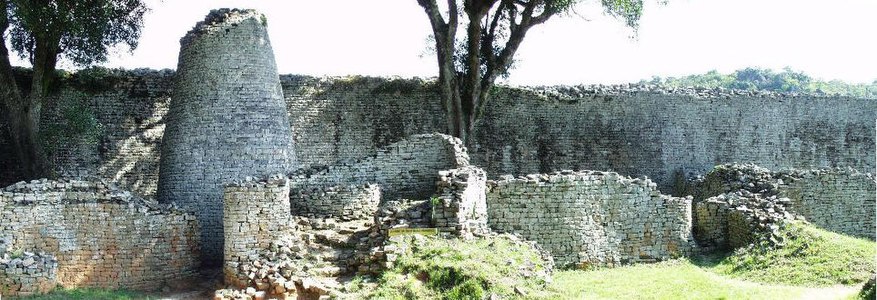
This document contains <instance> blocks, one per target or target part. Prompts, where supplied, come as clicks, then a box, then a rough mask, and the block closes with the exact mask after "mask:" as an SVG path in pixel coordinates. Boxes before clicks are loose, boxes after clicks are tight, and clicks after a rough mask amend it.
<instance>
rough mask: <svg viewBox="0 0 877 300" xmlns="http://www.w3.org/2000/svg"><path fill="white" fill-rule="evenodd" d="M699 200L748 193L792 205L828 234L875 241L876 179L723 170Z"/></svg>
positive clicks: (705, 184)
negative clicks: (779, 199) (740, 192)
mask: <svg viewBox="0 0 877 300" xmlns="http://www.w3.org/2000/svg"><path fill="white" fill-rule="evenodd" d="M694 185H695V188H694V189H695V190H696V194H697V198H698V199H705V198H709V197H713V196H716V195H720V194H724V193H729V192H736V191H738V190H745V191H747V192H750V193H757V194H761V195H763V196H764V197H770V196H779V197H785V198H788V199H789V200H790V202H789V204H788V205H786V208H787V209H788V211H789V212H791V213H793V214H795V215H796V216H801V217H804V218H805V219H806V220H807V221H809V222H811V223H813V224H814V225H817V226H819V227H822V228H825V229H827V230H831V231H835V232H839V233H844V234H848V235H852V236H857V237H864V238H870V239H874V235H875V229H874V228H875V226H877V225H875V224H877V220H875V214H877V207H875V203H877V201H875V198H877V195H875V191H877V187H875V181H874V176H873V175H872V174H868V173H860V172H858V171H856V170H850V169H813V170H796V169H791V170H783V171H771V170H768V169H765V168H762V167H759V166H756V165H752V164H743V165H740V164H729V165H721V166H717V167H715V168H714V169H713V171H711V172H709V173H707V174H706V176H704V178H702V179H700V180H698V181H697V182H696V183H695V184H694Z"/></svg>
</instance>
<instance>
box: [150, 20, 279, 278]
mask: <svg viewBox="0 0 877 300" xmlns="http://www.w3.org/2000/svg"><path fill="white" fill-rule="evenodd" d="M180 44H181V49H180V58H179V65H178V67H177V70H178V71H177V74H176V79H175V84H174V90H173V94H172V99H173V100H172V101H171V104H170V109H169V111H168V115H167V118H166V123H167V127H166V129H165V134H164V138H163V140H162V149H161V163H160V164H161V167H160V173H159V182H158V191H157V196H158V199H159V200H160V201H162V202H164V203H170V202H173V203H177V204H179V205H180V206H181V207H182V208H184V209H186V210H189V211H192V212H193V213H195V215H196V216H198V220H199V221H200V222H201V227H202V231H201V234H202V241H203V243H204V249H203V255H204V260H205V262H219V261H221V260H222V241H223V235H222V186H223V184H225V183H229V182H232V181H234V180H238V179H242V178H244V177H246V176H254V175H258V176H261V175H266V174H271V173H285V172H287V171H289V170H290V167H291V166H292V165H293V163H294V161H295V155H294V153H293V147H292V146H293V142H292V133H291V131H290V125H289V118H288V116H287V113H286V105H285V103H284V102H283V92H282V91H281V88H280V79H279V77H278V76H277V69H276V65H275V62H274V53H273V52H272V50H271V44H270V42H269V40H268V33H267V31H266V29H265V20H264V16H263V15H262V14H260V13H257V12H255V11H253V10H228V9H223V10H214V11H211V12H210V15H208V16H207V18H206V19H205V20H204V21H203V22H199V23H198V24H197V25H196V26H195V28H194V29H192V31H190V32H189V33H188V34H186V36H185V37H183V38H182V39H181V40H180Z"/></svg>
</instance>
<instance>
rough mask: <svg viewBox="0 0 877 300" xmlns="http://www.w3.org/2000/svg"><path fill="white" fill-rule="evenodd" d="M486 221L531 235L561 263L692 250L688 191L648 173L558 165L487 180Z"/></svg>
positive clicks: (619, 260) (620, 260) (613, 262)
mask: <svg viewBox="0 0 877 300" xmlns="http://www.w3.org/2000/svg"><path fill="white" fill-rule="evenodd" d="M487 211H488V215H489V218H488V223H489V224H490V228H492V229H494V230H496V231H498V232H512V233H517V234H520V235H521V236H522V237H524V238H526V239H529V240H533V241H536V242H537V243H539V244H540V245H541V246H542V247H544V248H545V250H547V251H548V252H550V253H551V254H552V256H554V260H555V261H556V262H557V264H558V265H560V266H564V267H579V268H587V267H591V266H618V265H620V264H625V263H637V262H654V261H658V260H664V259H668V258H672V257H678V256H682V255H685V254H688V253H690V251H691V250H692V246H693V240H692V238H691V198H676V197H670V196H666V195H661V194H660V192H658V190H657V189H656V188H655V184H654V183H652V182H651V181H650V180H648V179H639V178H636V179H631V178H628V177H624V176H621V175H618V174H617V173H614V172H593V171H583V172H574V171H562V172H557V173H552V174H531V175H527V176H525V177H519V178H505V179H502V180H499V181H491V182H489V183H488V192H487Z"/></svg>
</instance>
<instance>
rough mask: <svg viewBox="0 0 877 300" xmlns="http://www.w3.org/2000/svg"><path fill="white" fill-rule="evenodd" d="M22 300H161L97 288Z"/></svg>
mask: <svg viewBox="0 0 877 300" xmlns="http://www.w3.org/2000/svg"><path fill="white" fill-rule="evenodd" d="M17 299H22V300H80V299H81V300H134V299H144V300H146V299H159V298H158V297H149V296H146V295H143V294H141V293H136V292H131V291H126V290H105V289H95V288H78V289H62V288H58V289H56V290H55V291H52V292H51V293H48V294H45V295H37V296H28V297H20V298H17Z"/></svg>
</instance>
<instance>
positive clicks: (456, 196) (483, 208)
mask: <svg viewBox="0 0 877 300" xmlns="http://www.w3.org/2000/svg"><path fill="white" fill-rule="evenodd" d="M439 176H440V179H439V181H438V197H437V198H436V200H438V201H437V203H433V211H432V223H433V224H434V226H435V227H436V228H438V229H439V230H440V231H442V232H447V233H451V234H454V235H458V236H464V237H471V236H472V235H473V234H486V233H488V232H489V231H490V228H489V227H488V226H487V218H488V216H487V194H486V191H487V174H486V173H485V172H484V170H482V169H479V168H477V167H473V166H467V167H462V168H458V169H453V170H447V171H441V172H439Z"/></svg>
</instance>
